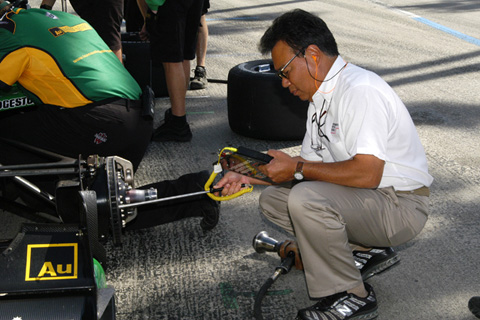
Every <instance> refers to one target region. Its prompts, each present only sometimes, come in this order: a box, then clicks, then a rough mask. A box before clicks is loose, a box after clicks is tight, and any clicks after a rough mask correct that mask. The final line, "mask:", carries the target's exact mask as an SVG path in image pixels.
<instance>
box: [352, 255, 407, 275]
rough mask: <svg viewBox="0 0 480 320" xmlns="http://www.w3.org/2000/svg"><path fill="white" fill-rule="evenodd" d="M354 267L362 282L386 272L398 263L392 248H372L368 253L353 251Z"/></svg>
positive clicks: (398, 259)
mask: <svg viewBox="0 0 480 320" xmlns="http://www.w3.org/2000/svg"><path fill="white" fill-rule="evenodd" d="M353 258H354V259H355V265H356V266H357V268H358V269H359V270H360V273H361V274H362V279H363V281H365V280H367V279H368V278H370V277H373V276H374V275H376V274H379V273H380V272H382V271H385V270H387V269H388V268H390V267H391V266H393V265H394V264H396V263H398V262H399V261H400V258H399V257H398V256H397V253H396V252H395V251H393V249H392V248H372V249H370V250H368V251H357V250H354V251H353Z"/></svg>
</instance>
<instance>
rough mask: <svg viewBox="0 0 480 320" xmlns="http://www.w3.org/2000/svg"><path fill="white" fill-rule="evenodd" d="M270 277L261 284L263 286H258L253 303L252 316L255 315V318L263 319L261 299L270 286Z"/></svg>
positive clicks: (271, 282) (257, 319)
mask: <svg viewBox="0 0 480 320" xmlns="http://www.w3.org/2000/svg"><path fill="white" fill-rule="evenodd" d="M274 281H275V280H273V278H272V277H270V278H268V280H267V281H266V282H265V283H264V284H263V286H262V287H261V288H260V291H258V293H257V296H256V297H255V304H254V305H253V316H254V317H255V319H256V320H263V316H262V300H263V297H265V295H266V294H267V291H268V289H270V287H271V286H272V284H273V282H274Z"/></svg>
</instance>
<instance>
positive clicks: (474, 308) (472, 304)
mask: <svg viewBox="0 0 480 320" xmlns="http://www.w3.org/2000/svg"><path fill="white" fill-rule="evenodd" d="M468 309H469V310H470V311H471V312H472V313H473V315H474V316H475V317H477V318H479V319H480V297H472V298H471V299H470V300H469V301H468Z"/></svg>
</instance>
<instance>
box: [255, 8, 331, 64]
mask: <svg viewBox="0 0 480 320" xmlns="http://www.w3.org/2000/svg"><path fill="white" fill-rule="evenodd" d="M281 40H283V41H285V42H286V43H287V44H288V45H289V46H290V47H291V48H292V49H293V51H298V50H302V49H305V48H307V47H308V46H309V45H311V44H314V45H316V46H317V47H318V48H319V49H320V50H322V52H323V53H324V54H326V55H328V56H338V55H339V53H338V48H337V43H336V42H335V38H334V37H333V34H332V33H331V32H330V30H329V29H328V27H327V24H326V23H325V22H324V21H323V20H322V19H320V18H319V17H317V16H315V15H313V14H311V13H309V12H306V11H304V10H301V9H294V10H292V11H289V12H286V13H284V14H282V15H281V16H279V17H277V18H276V19H275V20H273V23H272V25H271V26H270V27H269V28H268V29H267V31H265V33H264V35H263V36H262V38H261V39H260V43H259V44H258V49H259V50H260V52H261V53H262V54H267V53H269V52H271V51H272V49H273V47H274V46H275V45H276V44H277V42H278V41H281Z"/></svg>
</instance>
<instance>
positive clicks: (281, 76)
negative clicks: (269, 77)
mask: <svg viewBox="0 0 480 320" xmlns="http://www.w3.org/2000/svg"><path fill="white" fill-rule="evenodd" d="M303 51H304V48H302V49H300V50H298V52H297V53H296V54H295V55H294V56H293V58H292V59H290V60H289V61H288V62H287V63H286V64H285V65H284V66H283V67H282V68H281V69H280V70H278V71H277V76H278V77H279V78H280V79H287V80H288V77H287V75H286V74H285V72H284V71H285V69H286V68H287V67H288V65H289V64H290V63H292V61H293V60H294V59H295V58H296V57H298V55H299V54H300V53H302V52H303Z"/></svg>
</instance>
